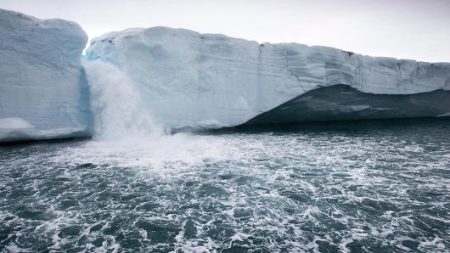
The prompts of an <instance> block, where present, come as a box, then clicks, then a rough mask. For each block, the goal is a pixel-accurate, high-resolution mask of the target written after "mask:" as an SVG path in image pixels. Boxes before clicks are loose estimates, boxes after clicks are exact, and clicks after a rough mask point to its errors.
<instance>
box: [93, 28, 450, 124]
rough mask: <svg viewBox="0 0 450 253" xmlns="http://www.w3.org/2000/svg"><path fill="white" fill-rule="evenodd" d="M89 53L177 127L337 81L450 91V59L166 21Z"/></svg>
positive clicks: (240, 113)
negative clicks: (246, 35)
mask: <svg viewBox="0 0 450 253" xmlns="http://www.w3.org/2000/svg"><path fill="white" fill-rule="evenodd" d="M87 58H88V59H89V60H90V61H96V60H100V61H103V62H107V63H110V64H112V65H114V66H115V67H116V68H117V69H118V70H119V71H122V72H123V74H122V75H124V76H127V78H128V79H129V80H130V81H131V82H132V83H133V85H134V87H136V89H138V93H139V94H140V98H139V99H140V101H143V102H144V104H145V105H143V106H146V107H147V108H148V110H149V112H150V113H151V114H152V115H153V117H154V118H155V120H156V121H158V122H160V123H162V124H164V125H166V126H169V127H175V128H182V127H194V128H195V127H212V128H215V127H227V126H235V125H239V124H242V123H244V122H246V121H248V120H249V119H251V118H254V117H255V116H257V115H259V114H261V113H263V112H266V111H269V110H271V109H273V108H275V107H277V106H279V105H280V104H283V103H285V102H287V101H289V100H291V99H293V98H295V97H298V96H300V95H302V94H304V93H306V92H308V91H311V90H313V89H316V88H320V87H324V86H325V87H326V86H332V85H337V84H343V85H348V86H351V87H353V88H355V89H356V90H358V91H360V92H363V93H372V94H390V95H399V94H416V93H424V92H431V91H435V90H439V89H443V90H449V89H450V64H448V63H433V64H432V63H424V62H416V61H413V60H397V59H393V58H385V57H369V56H363V55H358V54H353V53H351V52H345V51H342V50H339V49H334V48H328V47H319V46H314V47H309V46H306V45H301V44H295V43H288V44H286V43H283V44H269V43H264V44H258V43H257V42H254V41H247V40H242V39H235V38H230V37H227V36H224V35H214V34H199V33H196V32H193V31H189V30H184V29H171V28H166V27H154V28H149V29H129V30H125V31H122V32H115V33H109V34H106V35H104V36H101V37H99V38H96V39H94V40H93V41H92V42H91V46H90V47H89V48H88V50H87ZM88 71H95V70H88ZM110 85H114V84H110ZM413 109H414V108H412V110H413ZM429 116H432V115H429ZM400 117H401V115H400Z"/></svg>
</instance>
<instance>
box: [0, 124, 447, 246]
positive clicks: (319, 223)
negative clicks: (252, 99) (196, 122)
mask: <svg viewBox="0 0 450 253" xmlns="http://www.w3.org/2000/svg"><path fill="white" fill-rule="evenodd" d="M449 235H450V121H448V120H412V121H378V122H377V121H371V122H348V123H322V124H308V125H297V126H289V127H276V128H275V127H271V128H259V129H255V128H252V129H246V130H242V129H241V130H229V131H228V130H227V131H219V132H213V133H211V132H209V133H197V134H187V133H180V134H175V135H171V136H152V137H148V138H130V139H125V140H117V141H95V140H84V141H70V142H44V143H28V144H21V145H13V146H3V147H0V252H305V251H306V252H339V251H340V252H406V251H413V252H448V251H450V236H449Z"/></svg>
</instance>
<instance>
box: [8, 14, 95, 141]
mask: <svg viewBox="0 0 450 253" xmlns="http://www.w3.org/2000/svg"><path fill="white" fill-rule="evenodd" d="M86 41H87V36H86V34H85V33H84V31H83V30H82V29H81V27H80V26H79V25H77V24H75V23H73V22H69V21H63V20H58V19H52V20H39V19H36V18H33V17H30V16H26V15H23V14H20V13H16V12H12V11H6V10H2V9H0V142H3V141H15V140H29V139H52V138H62V137H81V136H89V135H90V126H91V124H92V120H91V115H90V105H89V93H88V91H89V88H88V85H87V82H86V78H85V75H84V70H83V68H82V66H81V62H80V61H81V53H82V50H83V48H84V47H85V45H86Z"/></svg>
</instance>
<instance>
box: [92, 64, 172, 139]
mask: <svg viewBox="0 0 450 253" xmlns="http://www.w3.org/2000/svg"><path fill="white" fill-rule="evenodd" d="M83 65H84V68H85V70H86V75H87V78H88V81H89V85H90V92H91V108H92V112H93V114H94V124H95V127H94V138H95V139H100V140H113V139H114V140H117V139H122V138H125V137H126V138H130V137H137V138H139V137H143V136H149V135H162V134H163V133H164V129H163V127H162V126H160V125H158V124H156V123H155V122H154V120H153V119H152V117H151V114H150V112H149V111H148V107H147V106H146V105H145V103H144V101H143V100H142V98H141V95H140V92H139V90H138V89H137V87H136V85H135V84H134V83H133V82H132V81H131V80H130V79H129V78H128V77H127V76H126V75H125V74H124V73H123V72H122V71H120V70H119V69H118V68H116V67H115V66H113V65H111V64H108V63H105V62H102V61H100V60H96V61H90V62H88V61H86V62H84V63H83Z"/></svg>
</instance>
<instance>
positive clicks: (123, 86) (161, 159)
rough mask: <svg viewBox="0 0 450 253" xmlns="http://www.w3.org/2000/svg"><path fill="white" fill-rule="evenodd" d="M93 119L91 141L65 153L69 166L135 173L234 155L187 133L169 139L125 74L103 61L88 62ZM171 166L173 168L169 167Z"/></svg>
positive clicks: (221, 141) (217, 140) (221, 144)
mask: <svg viewBox="0 0 450 253" xmlns="http://www.w3.org/2000/svg"><path fill="white" fill-rule="evenodd" d="M84 67H85V69H86V74H87V78H88V80H89V84H90V90H91V108H92V110H93V114H94V122H95V127H94V129H95V132H94V138H93V140H91V141H89V142H87V143H85V144H83V145H81V146H77V147H72V148H70V150H65V151H63V152H62V155H63V157H61V156H60V157H59V158H63V159H65V160H68V161H71V162H74V163H80V162H90V163H95V164H109V165H117V166H133V167H151V168H162V167H172V168H173V167H174V166H173V164H174V163H176V164H177V165H178V166H175V167H177V168H180V167H183V165H186V166H187V167H189V166H192V165H193V164H195V163H202V162H205V161H208V160H215V161H216V160H218V159H220V160H223V159H227V157H228V156H229V155H230V154H231V153H234V152H230V151H231V149H230V148H227V144H226V139H225V138H221V137H218V136H201V135H193V134H189V133H178V134H172V135H170V134H167V131H166V129H165V128H164V126H162V125H160V124H158V123H156V122H155V121H154V120H153V118H152V116H151V113H150V112H149V110H148V108H147V106H146V103H145V101H143V99H142V97H141V95H140V92H139V89H138V88H137V87H136V85H135V84H134V83H133V82H132V81H131V80H130V79H129V78H128V76H127V75H126V74H124V73H123V72H122V71H120V70H119V69H117V68H116V67H114V66H113V65H111V64H109V63H105V62H102V61H99V60H97V61H92V62H84ZM168 164H171V165H172V166H167V165H168Z"/></svg>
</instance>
